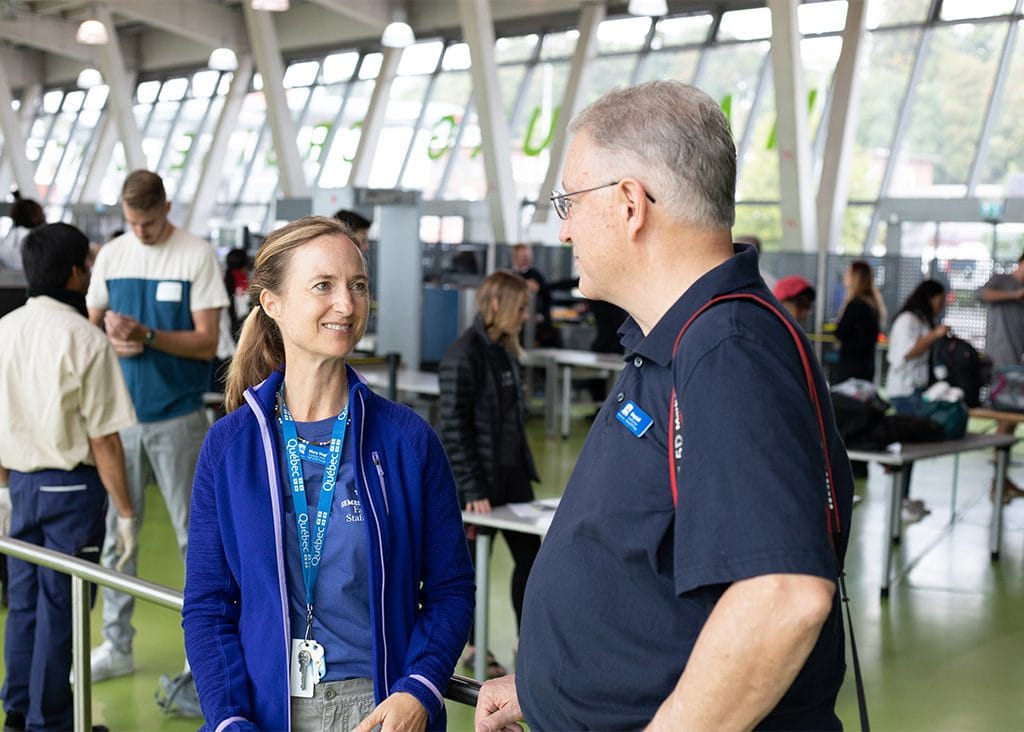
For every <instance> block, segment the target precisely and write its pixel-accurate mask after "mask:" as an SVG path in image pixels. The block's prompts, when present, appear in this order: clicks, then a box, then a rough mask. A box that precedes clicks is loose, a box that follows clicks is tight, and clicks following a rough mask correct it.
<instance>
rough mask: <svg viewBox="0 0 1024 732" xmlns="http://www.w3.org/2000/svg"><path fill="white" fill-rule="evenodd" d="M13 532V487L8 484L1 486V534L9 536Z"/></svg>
mask: <svg viewBox="0 0 1024 732" xmlns="http://www.w3.org/2000/svg"><path fill="white" fill-rule="evenodd" d="M10 533H11V489H10V488H8V487H7V486H3V487H2V488H0V536H9V535H10Z"/></svg>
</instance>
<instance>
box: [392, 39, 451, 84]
mask: <svg viewBox="0 0 1024 732" xmlns="http://www.w3.org/2000/svg"><path fill="white" fill-rule="evenodd" d="M443 50H444V43H442V42H441V41H427V42H426V43H414V44H413V45H411V46H408V47H407V48H406V49H405V50H404V51H402V58H401V59H400V60H399V61H398V70H397V71H396V72H395V73H396V74H397V75H398V76H409V75H412V74H430V73H433V71H434V69H436V68H437V61H438V59H439V58H441V52H442V51H443Z"/></svg>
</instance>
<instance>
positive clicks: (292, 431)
mask: <svg viewBox="0 0 1024 732" xmlns="http://www.w3.org/2000/svg"><path fill="white" fill-rule="evenodd" d="M280 398H281V431H282V432H283V434H284V449H285V464H286V465H287V467H288V477H289V482H290V485H291V489H292V500H293V502H294V504H295V526H296V530H297V533H298V537H299V556H300V557H301V559H302V579H303V583H304V584H305V590H306V633H305V635H304V637H303V638H301V639H298V638H295V639H292V654H291V656H292V658H291V673H290V674H289V677H290V681H291V693H292V696H301V697H307V698H308V697H312V696H313V687H314V686H316V685H317V684H318V683H320V679H322V678H323V677H324V674H325V673H326V672H327V667H326V663H325V661H324V657H325V655H326V654H325V652H324V647H323V646H322V645H320V644H319V643H317V642H316V641H315V640H313V638H311V635H312V631H313V591H314V589H315V588H316V581H317V578H318V576H319V574H320V560H321V557H322V555H323V546H324V539H325V537H326V535H327V525H328V522H329V521H330V518H331V508H332V505H333V502H334V486H335V483H336V481H337V479H338V468H339V467H340V465H341V451H342V446H343V445H344V443H345V430H346V426H347V423H348V407H345V409H343V410H342V412H341V414H339V415H338V419H337V420H336V421H335V423H334V427H333V429H332V430H331V442H330V445H328V446H327V448H326V451H324V448H317V447H316V446H312V445H311V446H306V449H305V450H303V449H302V446H303V445H302V443H301V442H300V441H299V437H298V432H297V431H296V427H295V420H293V419H292V415H291V413H290V412H289V411H288V405H287V404H286V403H285V398H284V386H282V387H281V393H280ZM311 450H313V451H316V453H315V454H313V455H310V456H309V457H306V454H307V453H309V452H310V451H311ZM322 453H325V454H323V455H322V457H323V458H324V460H323V462H322V464H323V465H324V479H323V484H322V485H321V487H320V497H319V499H318V500H317V508H316V518H315V523H314V524H313V529H312V533H311V528H310V516H309V505H308V503H307V502H306V484H305V481H304V480H303V476H302V460H303V458H304V457H305V458H306V459H310V458H312V461H314V462H321V461H320V460H318V459H316V458H318V457H321V454H322Z"/></svg>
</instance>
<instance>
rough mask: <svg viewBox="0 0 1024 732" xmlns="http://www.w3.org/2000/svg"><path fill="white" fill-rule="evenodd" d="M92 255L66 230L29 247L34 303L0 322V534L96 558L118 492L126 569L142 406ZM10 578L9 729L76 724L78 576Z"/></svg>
mask: <svg viewBox="0 0 1024 732" xmlns="http://www.w3.org/2000/svg"><path fill="white" fill-rule="evenodd" d="M88 255H89V241H88V239H87V238H86V237H85V235H84V234H82V232H80V231H79V230H78V229H76V228H74V227H73V226H69V225H67V224H49V225H44V226H40V227H38V228H36V229H33V230H32V232H31V233H30V234H29V235H28V236H27V237H26V239H25V241H24V243H23V245H22V259H23V263H24V268H25V278H26V279H27V281H28V296H29V299H28V302H27V303H26V304H25V305H23V306H22V307H20V308H18V309H17V310H15V311H13V312H11V313H9V314H8V315H6V316H5V317H3V318H2V319H0V343H3V344H4V347H3V348H2V349H0V425H4V430H2V431H0V534H5V535H8V534H9V535H10V536H11V537H12V538H14V539H20V540H22V541H27V542H30V543H32V544H37V545H39V546H44V547H46V548H48V549H53V550H56V551H59V552H63V553H65V554H69V555H71V556H76V557H81V558H83V559H88V560H90V561H93V562H96V561H98V560H99V554H100V547H101V546H102V544H103V537H104V533H105V528H106V522H105V516H106V506H107V497H108V494H109V497H110V500H111V501H112V502H113V504H114V508H115V509H116V511H117V514H118V521H117V525H116V531H117V537H118V543H119V545H120V553H121V562H125V561H127V560H128V559H129V558H130V557H131V556H132V555H133V554H134V552H135V544H136V528H135V511H134V509H133V507H132V504H131V501H130V499H129V498H128V489H127V486H126V481H125V469H124V452H123V449H122V446H121V439H120V437H119V436H118V431H119V430H121V429H124V428H125V427H129V426H131V425H133V424H134V423H135V410H134V408H133V407H132V401H131V397H130V396H129V394H128V390H127V388H126V387H125V383H124V378H123V377H122V375H121V369H120V368H119V366H118V363H117V358H116V356H115V355H114V351H113V349H112V348H111V346H110V344H109V343H108V342H107V339H106V337H105V336H104V335H103V332H102V331H101V330H100V329H99V328H97V327H96V326H94V325H92V324H91V323H90V322H89V320H88V318H87V317H86V315H87V313H86V307H85V292H86V290H87V289H88V287H89V272H90V267H89V264H88V262H87V258H88ZM9 573H10V588H9V596H10V608H9V610H8V615H7V623H6V637H5V641H4V661H5V663H6V668H7V678H6V681H5V683H4V687H3V694H2V695H3V703H4V711H5V712H6V715H7V716H6V720H5V722H4V729H5V730H18V729H25V728H26V726H27V727H28V728H30V729H71V727H72V698H71V685H70V683H69V681H68V676H69V672H70V670H71V578H70V577H69V576H68V575H65V574H61V573H60V572H56V571H54V570H50V569H45V568H43V567H39V566H37V565H35V564H31V563H29V562H25V561H21V560H16V559H11V560H10V562H9Z"/></svg>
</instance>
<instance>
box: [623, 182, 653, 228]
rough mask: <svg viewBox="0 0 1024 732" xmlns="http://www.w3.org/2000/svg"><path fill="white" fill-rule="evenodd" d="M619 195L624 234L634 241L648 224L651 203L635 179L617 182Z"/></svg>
mask: <svg viewBox="0 0 1024 732" xmlns="http://www.w3.org/2000/svg"><path fill="white" fill-rule="evenodd" d="M619 194H620V196H621V200H622V209H621V210H622V213H623V216H624V217H625V225H626V232H627V234H628V236H629V237H630V239H635V238H636V237H637V236H638V235H639V234H640V230H641V229H643V227H644V226H645V225H646V224H647V223H648V218H649V217H650V205H651V201H650V199H648V198H647V191H646V190H645V189H644V187H643V185H642V184H641V183H640V181H638V180H636V179H635V178H623V179H622V180H620V181H619Z"/></svg>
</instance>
